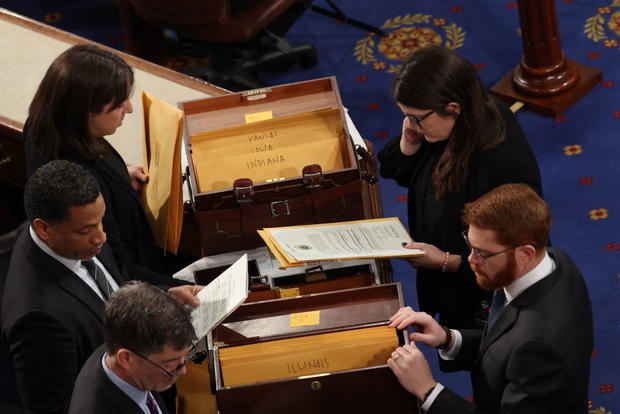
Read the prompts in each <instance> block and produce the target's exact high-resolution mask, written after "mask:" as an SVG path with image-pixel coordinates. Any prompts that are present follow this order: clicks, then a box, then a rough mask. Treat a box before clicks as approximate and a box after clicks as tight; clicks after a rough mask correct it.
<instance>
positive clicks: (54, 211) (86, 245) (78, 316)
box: [1, 161, 199, 414]
mask: <svg viewBox="0 0 620 414" xmlns="http://www.w3.org/2000/svg"><path fill="white" fill-rule="evenodd" d="M24 204H25V210H26V215H27V217H28V220H29V221H30V226H29V227H28V228H25V229H24V231H23V232H22V233H21V234H20V236H19V238H18V241H17V243H16V245H15V248H14V250H13V254H12V256H11V262H10V265H9V271H8V275H7V280H6V285H5V288H4V295H3V298H2V314H1V325H2V340H3V341H4V343H5V344H6V346H7V347H8V350H9V353H10V356H11V359H12V363H13V366H14V368H15V374H16V377H17V385H18V389H19V393H20V398H21V400H22V405H23V407H24V410H25V411H26V412H27V413H45V414H54V413H65V412H66V410H67V408H68V405H69V399H70V397H71V391H72V389H73V384H74V381H75V378H76V377H77V375H78V372H79V370H80V368H81V366H82V365H83V363H84V361H86V359H87V358H88V356H89V355H90V354H91V353H92V352H93V350H94V349H95V348H97V347H98V346H99V345H100V344H101V343H102V342H103V334H102V313H103V307H104V302H105V300H107V298H108V297H109V295H110V294H111V292H112V291H114V290H116V289H117V288H118V286H119V285H121V284H122V283H124V282H126V281H128V280H130V279H141V280H150V281H157V280H156V279H153V278H152V276H153V273H154V272H148V271H144V272H140V271H139V269H138V268H133V269H132V273H131V276H130V275H129V274H128V273H127V271H126V269H125V267H124V266H123V262H122V261H118V260H117V259H116V258H115V256H114V255H113V254H112V252H111V250H110V249H109V248H108V246H107V245H106V244H105V241H106V235H105V232H104V231H103V228H102V223H101V220H102V217H103V214H104V211H105V204H104V201H103V198H102V196H101V194H100V192H99V186H98V185H97V182H96V181H95V179H94V178H93V177H92V176H91V175H90V174H88V173H87V172H86V170H84V169H83V168H82V167H80V166H78V165H76V164H73V163H70V162H68V161H52V162H50V163H48V164H46V165H44V166H43V167H41V168H39V169H38V170H37V171H36V172H35V173H34V174H33V175H32V176H31V178H30V179H29V181H28V183H27V184H26V188H25V191H24ZM155 275H157V274H156V273H155ZM198 290H199V289H198V288H196V287H194V286H180V287H174V288H170V289H169V290H168V293H169V294H171V295H173V296H175V297H176V298H177V300H179V301H181V302H184V303H190V304H192V305H194V306H195V305H196V304H197V298H196V297H195V293H196V292H197V291H198Z"/></svg>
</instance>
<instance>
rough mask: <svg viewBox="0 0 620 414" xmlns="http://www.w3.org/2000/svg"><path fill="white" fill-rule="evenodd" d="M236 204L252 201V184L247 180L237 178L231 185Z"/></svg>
mask: <svg viewBox="0 0 620 414" xmlns="http://www.w3.org/2000/svg"><path fill="white" fill-rule="evenodd" d="M233 188H234V194H235V199H236V200H237V203H251V202H252V200H254V184H253V183H252V180H251V179H249V178H237V179H236V180H235V182H234V183H233Z"/></svg>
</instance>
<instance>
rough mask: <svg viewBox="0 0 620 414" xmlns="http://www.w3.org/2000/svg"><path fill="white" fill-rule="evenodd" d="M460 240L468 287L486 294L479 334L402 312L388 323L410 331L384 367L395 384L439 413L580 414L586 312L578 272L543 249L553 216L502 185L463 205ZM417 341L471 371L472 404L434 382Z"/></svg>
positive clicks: (533, 197)
mask: <svg viewBox="0 0 620 414" xmlns="http://www.w3.org/2000/svg"><path fill="white" fill-rule="evenodd" d="M463 221H464V222H465V224H466V225H468V226H469V229H468V230H466V231H465V232H463V236H464V237H465V240H466V242H467V244H468V246H469V247H470V250H471V252H470V254H469V257H468V260H469V262H470V265H471V267H472V269H473V271H474V272H475V275H476V282H477V283H478V285H479V286H480V287H481V288H483V289H488V290H494V294H493V305H492V308H491V312H490V314H489V319H488V321H487V325H486V327H485V328H484V329H471V330H467V329H463V330H451V329H448V328H446V327H444V326H441V325H439V324H438V323H437V322H436V321H435V320H434V319H433V318H432V317H431V316H430V315H428V314H426V313H423V312H415V311H414V310H412V309H411V308H409V307H407V308H402V309H400V310H399V311H398V312H397V313H396V314H395V315H394V316H392V318H390V321H391V324H390V326H392V327H395V328H398V329H406V328H407V327H408V326H409V325H413V327H414V328H415V330H416V332H414V333H412V334H411V335H410V336H409V337H410V339H411V341H412V342H411V344H409V345H405V346H403V347H400V348H398V349H396V351H394V352H393V353H392V357H391V358H390V359H389V360H388V366H389V367H390V368H391V369H392V371H393V372H394V374H395V375H396V377H397V378H398V380H399V381H400V383H401V385H402V386H403V387H404V388H405V389H407V390H408V391H409V392H411V393H412V394H414V395H416V396H417V397H418V398H419V399H420V400H421V401H422V406H421V408H422V411H423V412H428V413H431V414H435V413H438V414H441V413H528V414H532V413H563V414H567V413H585V412H586V411H587V403H588V394H587V391H588V381H589V377H590V355H591V351H592V342H593V332H592V309H591V304H590V299H589V297H588V291H587V288H586V285H585V282H584V279H583V276H582V275H581V273H580V272H579V269H577V267H576V266H575V264H574V263H573V262H572V260H571V259H570V258H569V257H568V255H567V254H566V253H564V252H563V251H561V250H559V249H557V248H548V247H547V245H548V242H549V231H550V228H551V217H550V214H549V208H548V206H547V205H546V204H545V202H544V201H543V200H542V199H541V198H540V197H539V196H538V195H537V194H536V193H535V192H534V191H533V190H532V189H530V188H529V187H528V186H526V185H524V184H506V185H503V186H501V187H498V188H496V189H494V190H492V191H490V192H489V193H487V194H486V195H484V196H482V197H481V198H479V199H478V200H476V201H474V202H472V203H468V204H466V205H465V209H464V213H463ZM415 342H421V343H424V344H426V345H430V346H434V347H436V348H439V350H440V351H439V355H440V357H441V358H442V359H443V360H444V362H445V363H446V364H445V367H447V368H448V370H450V371H456V370H469V371H471V378H472V385H473V391H474V398H473V401H472V402H470V401H466V400H465V399H463V398H461V397H459V396H457V395H456V394H454V393H453V392H452V391H450V390H448V389H447V388H445V387H444V386H442V385H441V384H439V383H437V382H436V381H435V380H434V379H433V376H432V373H431V371H430V368H429V366H428V362H427V361H426V359H425V358H424V355H423V354H422V352H420V350H419V349H418V348H417V346H416V344H415Z"/></svg>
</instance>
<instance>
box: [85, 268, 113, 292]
mask: <svg viewBox="0 0 620 414" xmlns="http://www.w3.org/2000/svg"><path fill="white" fill-rule="evenodd" d="M82 264H83V265H84V267H85V268H86V270H88V273H90V275H91V277H92V278H93V279H94V280H95V282H96V283H97V286H99V290H100V291H101V294H102V295H103V298H104V299H105V300H108V299H109V298H110V295H111V294H112V292H113V291H114V289H112V286H110V283H109V282H108V279H107V278H106V277H105V273H103V270H101V268H100V267H99V266H97V263H95V261H94V260H92V259H91V260H82Z"/></svg>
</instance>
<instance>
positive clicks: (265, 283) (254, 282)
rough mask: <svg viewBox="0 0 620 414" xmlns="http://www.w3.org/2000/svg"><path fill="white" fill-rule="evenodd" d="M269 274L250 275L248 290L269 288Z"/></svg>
mask: <svg viewBox="0 0 620 414" xmlns="http://www.w3.org/2000/svg"><path fill="white" fill-rule="evenodd" d="M270 288H271V286H269V276H250V290H251V291H252V292H255V291H257V290H269V289H270Z"/></svg>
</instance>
